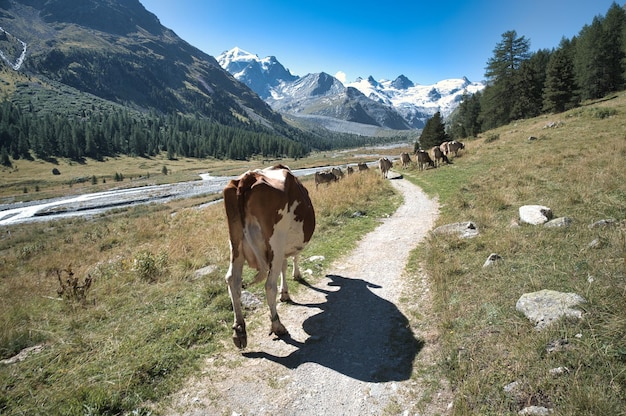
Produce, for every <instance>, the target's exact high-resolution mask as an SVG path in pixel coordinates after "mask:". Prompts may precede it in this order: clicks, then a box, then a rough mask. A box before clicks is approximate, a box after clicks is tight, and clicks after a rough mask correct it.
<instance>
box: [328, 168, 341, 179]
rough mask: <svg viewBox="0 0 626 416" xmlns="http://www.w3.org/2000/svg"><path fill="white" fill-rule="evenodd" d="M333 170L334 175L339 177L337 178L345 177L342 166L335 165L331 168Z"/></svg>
mask: <svg viewBox="0 0 626 416" xmlns="http://www.w3.org/2000/svg"><path fill="white" fill-rule="evenodd" d="M331 172H332V173H333V175H335V177H336V178H337V180H339V179H341V178H343V171H342V170H341V168H340V167H335V168H332V169H331Z"/></svg>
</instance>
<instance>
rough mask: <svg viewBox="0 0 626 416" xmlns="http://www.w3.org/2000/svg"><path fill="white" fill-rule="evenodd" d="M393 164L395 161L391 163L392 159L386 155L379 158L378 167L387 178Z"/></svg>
mask: <svg viewBox="0 0 626 416" xmlns="http://www.w3.org/2000/svg"><path fill="white" fill-rule="evenodd" d="M392 166H393V163H391V160H389V159H387V158H386V157H381V158H380V159H378V167H379V168H380V173H381V174H382V175H383V178H385V179H387V176H388V175H389V169H391V167H392Z"/></svg>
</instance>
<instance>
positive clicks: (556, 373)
mask: <svg viewBox="0 0 626 416" xmlns="http://www.w3.org/2000/svg"><path fill="white" fill-rule="evenodd" d="M549 373H550V375H552V376H560V375H562V374H567V373H569V368H567V367H556V368H551V369H550V370H549Z"/></svg>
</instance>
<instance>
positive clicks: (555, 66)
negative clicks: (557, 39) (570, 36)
mask: <svg viewBox="0 0 626 416" xmlns="http://www.w3.org/2000/svg"><path fill="white" fill-rule="evenodd" d="M575 102H576V82H575V79H574V64H573V62H572V59H571V57H570V56H569V54H568V52H567V41H562V42H561V48H559V49H557V50H556V51H555V52H554V53H553V54H552V56H551V57H550V62H549V63H548V70H547V75H546V83H545V88H544V91H543V111H546V112H554V113H560V112H563V111H565V110H568V109H570V108H572V107H573V106H574V105H575Z"/></svg>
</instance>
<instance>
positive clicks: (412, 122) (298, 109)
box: [217, 47, 485, 130]
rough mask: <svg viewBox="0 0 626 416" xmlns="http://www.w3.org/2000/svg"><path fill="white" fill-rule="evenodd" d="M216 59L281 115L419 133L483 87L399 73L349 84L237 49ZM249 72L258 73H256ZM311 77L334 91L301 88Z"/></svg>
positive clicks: (447, 114)
mask: <svg viewBox="0 0 626 416" xmlns="http://www.w3.org/2000/svg"><path fill="white" fill-rule="evenodd" d="M268 60H271V61H272V62H275V65H277V66H278V65H280V67H281V68H282V69H284V71H281V72H279V73H276V74H275V75H272V74H270V73H269V72H268V71H265V72H263V71H262V68H263V65H264V62H267V61H268ZM217 61H218V62H219V64H220V65H221V66H222V67H223V68H224V69H226V70H227V71H228V72H230V73H231V74H232V75H233V76H234V77H235V78H236V79H239V80H240V81H242V82H244V83H245V84H246V85H248V86H249V87H250V88H251V89H252V90H254V91H255V92H257V93H258V94H259V95H260V96H261V97H262V98H263V99H264V100H265V101H266V102H267V103H269V104H270V106H271V107H272V108H273V109H274V110H277V111H279V112H282V113H289V114H291V115H294V116H295V115H320V116H331V117H335V118H338V119H340V120H345V121H350V122H361V123H364V124H375V125H378V126H379V127H381V128H390V129H397V130H406V129H421V128H423V127H424V125H425V123H426V121H427V120H428V119H429V118H430V117H432V115H433V114H435V113H436V112H437V111H440V112H441V114H442V115H443V116H444V117H447V116H449V115H450V114H451V113H452V112H453V111H454V110H455V109H456V107H457V106H458V105H459V103H460V102H461V101H462V98H463V94H468V95H471V94H475V93H476V92H479V91H481V90H482V89H483V88H484V87H485V85H484V83H482V82H471V81H469V80H468V79H467V78H466V77H462V78H455V79H447V80H442V81H439V82H437V83H435V84H432V85H420V84H415V83H414V82H413V81H411V80H410V79H409V78H408V77H406V76H405V75H399V76H398V77H397V78H396V79H395V80H393V81H389V80H379V81H377V80H375V79H374V78H373V77H372V76H369V77H367V78H360V77H359V78H357V79H356V80H355V81H353V82H350V83H342V82H341V81H339V80H338V79H336V78H335V77H333V76H332V75H329V74H326V73H325V72H320V73H317V74H307V75H304V76H302V77H300V76H297V75H293V74H291V72H290V71H289V70H287V69H285V68H284V66H283V65H282V64H280V63H279V62H278V60H277V59H276V57H274V56H271V57H267V58H259V57H258V55H255V54H252V53H250V52H247V51H244V50H243V49H241V48H239V47H234V48H232V49H230V50H228V51H225V52H223V53H222V54H220V55H219V56H218V57H217ZM253 68H254V69H255V70H256V71H260V72H258V73H255V72H254V71H253ZM259 74H260V75H259ZM315 77H317V79H321V78H324V79H326V82H327V83H331V81H329V80H328V77H330V78H332V79H333V80H334V81H332V84H333V85H334V91H333V92H332V93H328V94H325V95H320V94H319V90H311V89H305V88H302V84H303V83H306V82H311V81H310V80H311V78H315ZM351 89H352V90H351ZM353 90H357V91H359V92H360V93H361V95H360V96H359V95H358V94H355V92H354V91H353ZM338 106H344V107H345V108H343V109H340V108H338Z"/></svg>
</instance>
